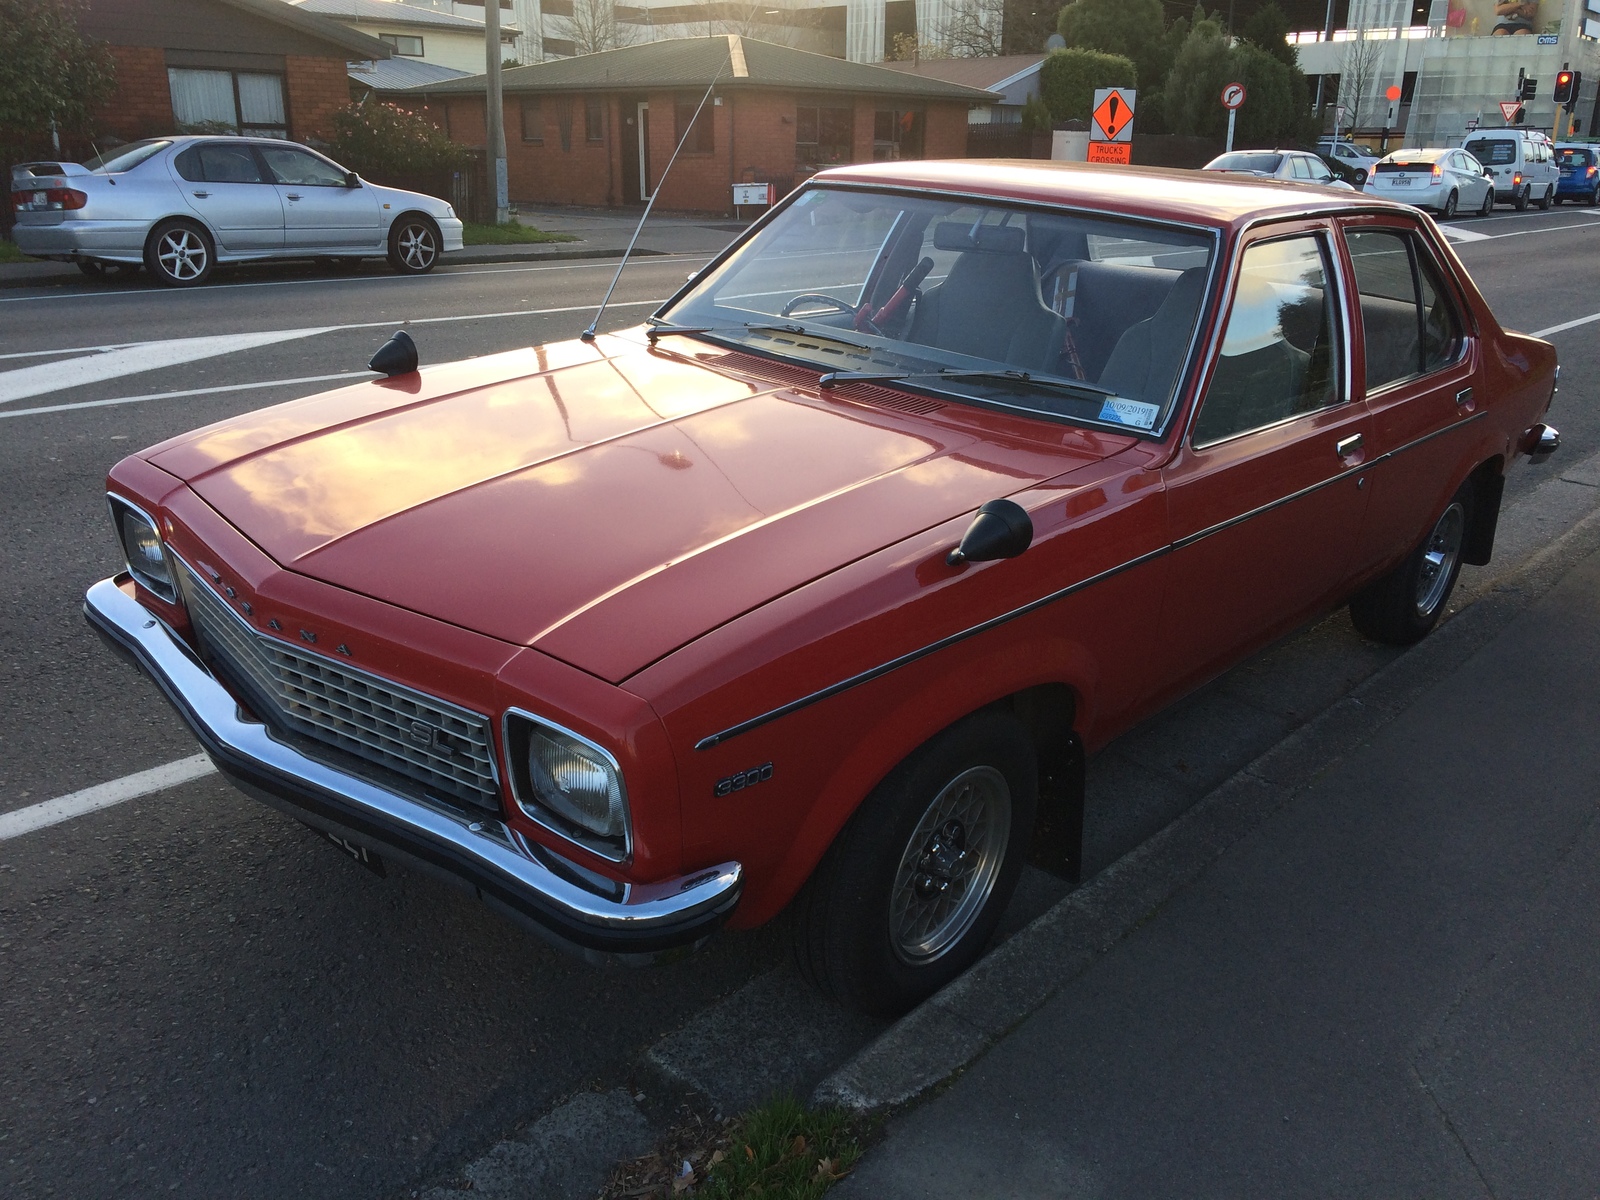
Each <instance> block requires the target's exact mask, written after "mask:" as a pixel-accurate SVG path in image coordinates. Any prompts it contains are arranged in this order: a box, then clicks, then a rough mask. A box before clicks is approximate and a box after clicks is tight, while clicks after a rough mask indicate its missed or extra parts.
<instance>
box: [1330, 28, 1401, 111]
mask: <svg viewBox="0 0 1600 1200" xmlns="http://www.w3.org/2000/svg"><path fill="white" fill-rule="evenodd" d="M1371 33H1372V31H1371V30H1370V29H1368V28H1367V27H1366V26H1362V27H1360V28H1358V29H1354V30H1351V35H1352V36H1351V38H1350V40H1349V41H1348V42H1346V43H1345V44H1344V53H1343V55H1341V57H1340V62H1339V103H1340V104H1341V105H1343V106H1344V108H1345V110H1346V112H1347V113H1348V115H1349V119H1350V128H1351V129H1352V130H1355V129H1359V128H1360V127H1361V118H1362V115H1363V114H1364V113H1365V112H1366V104H1367V93H1368V92H1370V91H1372V90H1373V84H1374V83H1375V82H1376V81H1377V78H1378V71H1379V69H1380V68H1381V67H1382V65H1383V52H1384V50H1385V49H1386V48H1387V46H1388V44H1389V43H1388V42H1387V41H1383V40H1380V39H1378V38H1374V37H1372V36H1370V35H1371ZM1334 132H1335V133H1337V132H1338V129H1337V128H1336V129H1335V130H1334Z"/></svg>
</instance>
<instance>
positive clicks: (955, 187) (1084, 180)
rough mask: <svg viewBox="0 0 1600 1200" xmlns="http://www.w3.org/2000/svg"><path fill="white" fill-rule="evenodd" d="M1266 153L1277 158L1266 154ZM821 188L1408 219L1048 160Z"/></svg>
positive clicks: (1269, 182) (1377, 206)
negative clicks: (855, 186)
mask: <svg viewBox="0 0 1600 1200" xmlns="http://www.w3.org/2000/svg"><path fill="white" fill-rule="evenodd" d="M1267 153H1275V152H1274V151H1268V152H1267ZM814 178H815V180H816V181H817V182H818V183H855V184H877V185H880V186H884V187H898V188H916V189H919V190H929V191H939V192H956V193H965V194H967V195H971V196H976V197H983V198H985V199H995V200H1021V201H1031V202H1034V203H1039V204H1059V205H1066V206H1070V207H1073V208H1082V209H1088V210H1098V211H1100V212H1110V213H1125V214H1127V215H1129V216H1135V217H1144V218H1147V219H1153V220H1161V221H1178V222H1185V223H1188V224H1194V225H1209V226H1226V225H1236V224H1241V223H1244V222H1248V221H1252V220H1256V219H1260V218H1264V217H1291V216H1295V215H1318V214H1321V213H1325V212H1328V213H1331V212H1349V211H1351V210H1354V209H1360V210H1371V211H1381V212H1396V211H1399V212H1411V211H1412V210H1411V209H1410V207H1409V206H1407V205H1402V204H1395V203H1394V202H1392V201H1388V200H1381V199H1378V198H1376V197H1373V198H1370V199H1369V198H1368V197H1367V196H1366V195H1365V194H1363V193H1359V192H1357V193H1351V192H1333V191H1330V192H1327V193H1321V192H1319V191H1317V190H1315V189H1312V188H1307V187H1306V186H1304V185H1303V184H1300V183H1290V182H1286V181H1282V180H1277V179H1265V178H1260V177H1257V176H1251V175H1242V174H1223V173H1220V172H1217V171H1180V170H1169V169H1165V168H1156V167H1102V166H1095V165H1091V164H1088V163H1068V162H1053V161H1048V160H1044V159H1016V158H1001V159H987V160H985V159H970V158H967V159H954V160H921V161H907V162H884V163H857V164H855V165H852V166H847V167H834V168H832V169H831V170H827V171H823V172H820V173H819V174H817V175H816V176H815V177H814Z"/></svg>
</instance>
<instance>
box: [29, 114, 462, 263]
mask: <svg viewBox="0 0 1600 1200" xmlns="http://www.w3.org/2000/svg"><path fill="white" fill-rule="evenodd" d="M11 200H12V204H13V206H14V208H15V209H16V214H17V223H16V226H15V227H14V229H13V231H12V237H13V238H14V239H15V240H16V243H17V248H18V249H19V250H21V251H22V252H23V253H24V254H29V255H32V256H33V257H35V258H52V259H59V260H64V261H67V262H75V263H77V264H78V266H79V268H80V269H81V270H82V271H83V272H84V273H85V274H86V275H100V274H107V273H129V272H133V271H137V270H138V269H139V268H140V267H141V266H142V267H144V268H146V269H148V270H149V271H150V273H151V274H153V275H155V276H156V278H157V279H159V280H160V281H161V282H162V283H166V284H171V285H173V286H174V287H189V286H193V285H195V284H200V283H204V282H205V281H206V279H207V278H208V277H209V276H210V274H211V271H212V268H213V267H214V266H216V264H218V263H228V262H244V261H247V260H252V259H265V258H318V259H328V260H331V261H334V262H338V263H341V264H349V265H354V264H355V263H358V262H360V260H361V259H363V258H376V257H378V256H380V255H381V256H384V257H386V258H387V259H388V260H389V264H390V266H392V267H393V268H394V269H395V270H396V271H399V272H401V273H402V274H409V275H415V274H421V273H422V272H424V271H431V270H432V269H433V268H434V265H435V264H436V263H437V262H438V261H439V255H440V254H442V253H446V252H448V251H451V250H459V249H461V222H460V220H459V219H458V218H457V217H456V214H455V210H454V209H452V208H451V207H450V205H449V204H448V203H446V202H445V201H443V200H439V199H437V198H435V197H433V196H424V195H421V194H419V193H417V192H405V191H401V190H399V189H398V188H387V187H379V186H378V185H376V184H373V183H368V182H367V181H366V180H364V179H362V178H361V177H360V176H358V175H357V174H356V173H355V172H354V171H346V170H345V169H344V168H343V167H341V166H340V165H339V164H338V163H335V162H334V161H333V160H331V159H328V158H325V157H323V156H322V155H320V154H318V153H316V152H315V151H314V150H309V149H307V148H306V147H305V146H301V145H299V144H297V143H295V142H285V141H278V140H276V139H273V138H247V137H171V138H155V139H151V140H148V141H142V142H133V143H131V144H130V145H127V146H121V147H119V148H118V149H116V150H113V151H111V152H109V153H107V154H103V155H100V156H99V157H97V158H92V159H90V160H89V161H88V162H85V163H67V162H41V163H25V164H23V165H22V166H20V167H16V168H14V169H13V170H12V172H11Z"/></svg>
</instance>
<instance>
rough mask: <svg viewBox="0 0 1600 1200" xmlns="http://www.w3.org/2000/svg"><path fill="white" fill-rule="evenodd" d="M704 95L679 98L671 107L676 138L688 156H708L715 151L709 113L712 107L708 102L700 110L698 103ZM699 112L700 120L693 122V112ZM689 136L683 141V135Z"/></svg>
mask: <svg viewBox="0 0 1600 1200" xmlns="http://www.w3.org/2000/svg"><path fill="white" fill-rule="evenodd" d="M703 98H704V93H701V94H700V95H698V96H679V97H678V100H677V103H676V104H674V105H673V115H674V118H675V124H676V126H677V137H678V140H679V141H680V142H683V149H684V152H685V153H688V154H710V153H712V152H713V151H714V150H715V149H716V141H715V139H714V138H713V137H712V125H711V113H712V111H713V110H712V107H711V105H710V103H709V102H708V103H707V104H706V106H705V107H704V108H703V109H702V108H700V101H701V100H702V99H703ZM696 109H699V110H700V119H699V120H698V121H696V120H695V116H694V114H695V110H696ZM685 133H687V134H688V135H689V137H688V139H687V140H685V139H684V136H683V135H684V134H685Z"/></svg>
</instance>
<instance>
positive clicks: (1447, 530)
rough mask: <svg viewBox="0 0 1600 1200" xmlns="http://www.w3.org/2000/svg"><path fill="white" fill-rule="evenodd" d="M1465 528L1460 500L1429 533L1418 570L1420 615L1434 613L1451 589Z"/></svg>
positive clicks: (1452, 505)
mask: <svg viewBox="0 0 1600 1200" xmlns="http://www.w3.org/2000/svg"><path fill="white" fill-rule="evenodd" d="M1466 529H1467V514H1466V512H1465V511H1464V510H1463V509H1462V507H1461V505H1460V504H1459V503H1454V504H1451V505H1450V507H1449V508H1447V509H1445V510H1444V515H1443V516H1441V517H1440V518H1439V520H1438V523H1437V524H1435V525H1434V527H1433V532H1432V533H1430V534H1429V535H1428V544H1427V546H1426V548H1425V549H1424V550H1423V552H1422V569H1421V570H1420V571H1418V572H1417V600H1416V604H1417V615H1418V616H1422V617H1426V616H1429V615H1430V614H1432V612H1433V610H1434V609H1436V608H1438V607H1439V604H1440V603H1441V602H1442V601H1443V600H1444V597H1445V594H1446V593H1447V592H1448V591H1449V589H1450V582H1451V580H1452V579H1454V577H1455V568H1456V559H1457V558H1459V557H1460V555H1461V542H1462V539H1463V538H1464V537H1465V535H1466Z"/></svg>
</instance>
